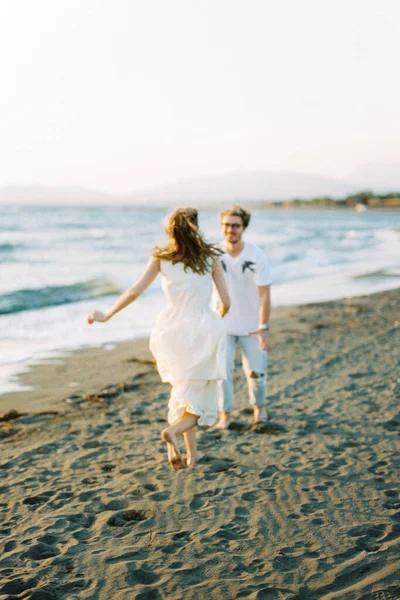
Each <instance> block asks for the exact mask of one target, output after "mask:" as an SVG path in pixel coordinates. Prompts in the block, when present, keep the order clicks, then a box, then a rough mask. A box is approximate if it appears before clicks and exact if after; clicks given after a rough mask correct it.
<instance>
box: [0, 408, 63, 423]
mask: <svg viewBox="0 0 400 600" xmlns="http://www.w3.org/2000/svg"><path fill="white" fill-rule="evenodd" d="M51 415H58V411H57V410H41V411H39V412H33V413H26V412H24V413H20V412H19V411H18V410H15V409H11V410H8V411H6V412H5V413H3V414H2V415H0V421H3V422H8V421H15V420H16V419H20V418H21V417H32V418H33V419H36V420H37V417H44V416H51Z"/></svg>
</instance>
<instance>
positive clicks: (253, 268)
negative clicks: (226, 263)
mask: <svg viewBox="0 0 400 600" xmlns="http://www.w3.org/2000/svg"><path fill="white" fill-rule="evenodd" d="M246 269H249V271H251V272H252V273H255V272H256V263H254V262H253V261H252V260H245V261H244V263H243V264H242V273H244V272H245V270H246Z"/></svg>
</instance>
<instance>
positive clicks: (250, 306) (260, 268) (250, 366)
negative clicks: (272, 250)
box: [217, 206, 271, 429]
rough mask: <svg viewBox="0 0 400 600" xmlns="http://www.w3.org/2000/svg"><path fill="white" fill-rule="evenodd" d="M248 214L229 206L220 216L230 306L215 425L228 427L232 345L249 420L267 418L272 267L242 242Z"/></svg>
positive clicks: (222, 427)
mask: <svg viewBox="0 0 400 600" xmlns="http://www.w3.org/2000/svg"><path fill="white" fill-rule="evenodd" d="M250 217H251V215H250V213H248V212H247V211H245V210H244V209H242V208H240V207H239V206H233V207H232V208H229V209H227V210H224V211H222V212H221V214H220V220H221V224H222V231H223V235H224V242H222V243H221V247H222V248H223V249H224V250H225V254H224V255H223V256H222V257H221V263H222V267H223V269H224V275H225V279H226V282H227V285H228V291H229V296H230V299H231V308H230V311H229V312H228V314H227V316H226V317H225V321H226V324H227V329H228V347H227V379H226V380H224V381H222V382H221V384H220V398H219V411H220V420H219V422H218V425H217V427H219V428H220V429H227V428H228V427H229V425H230V424H231V422H232V417H231V411H232V410H233V384H232V377H233V370H234V365H235V353H236V346H237V344H238V343H239V344H240V346H241V351H242V365H243V369H244V372H245V374H246V377H247V382H248V387H249V401H250V404H251V405H252V406H253V407H254V421H255V423H259V422H262V421H266V420H267V418H268V417H267V412H266V407H265V403H266V390H267V375H266V368H267V356H268V355H267V340H268V331H269V315H270V286H271V269H270V264H269V261H268V259H267V257H266V256H265V254H264V252H263V251H262V250H261V249H260V248H258V247H257V246H255V245H253V244H249V243H247V242H244V241H243V240H242V235H243V233H244V231H245V230H246V228H247V226H248V224H249V222H250Z"/></svg>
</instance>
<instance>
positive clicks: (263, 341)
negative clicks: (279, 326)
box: [249, 329, 269, 352]
mask: <svg viewBox="0 0 400 600" xmlns="http://www.w3.org/2000/svg"><path fill="white" fill-rule="evenodd" d="M268 333H269V332H268V330H267V329H257V331H250V333H249V335H256V336H257V337H258V341H259V342H260V350H261V352H266V351H267V341H268Z"/></svg>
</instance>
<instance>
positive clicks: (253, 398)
mask: <svg viewBox="0 0 400 600" xmlns="http://www.w3.org/2000/svg"><path fill="white" fill-rule="evenodd" d="M238 342H239V343H240V347H241V350H242V365H243V370H244V372H245V374H246V378H247V384H248V387H249V402H250V404H252V405H253V406H254V405H256V406H262V405H263V404H265V397H266V393H267V374H266V369H267V363H268V354H267V352H261V350H260V342H259V340H258V338H257V336H255V335H228V339H227V348H226V379H224V380H223V381H220V383H219V401H218V409H219V411H220V412H230V411H231V410H233V383H232V377H233V370H234V367H235V354H236V345H237V343H238Z"/></svg>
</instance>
